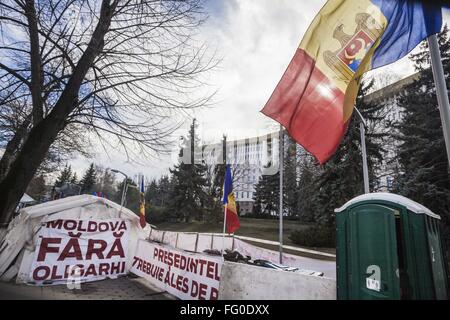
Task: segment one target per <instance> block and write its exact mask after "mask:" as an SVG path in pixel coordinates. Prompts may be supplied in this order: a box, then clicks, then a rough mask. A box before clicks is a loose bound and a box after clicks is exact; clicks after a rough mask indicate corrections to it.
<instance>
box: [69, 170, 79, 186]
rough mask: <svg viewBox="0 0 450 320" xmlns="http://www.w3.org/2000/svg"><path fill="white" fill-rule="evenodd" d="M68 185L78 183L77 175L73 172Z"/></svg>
mask: <svg viewBox="0 0 450 320" xmlns="http://www.w3.org/2000/svg"><path fill="white" fill-rule="evenodd" d="M70 183H71V184H77V183H78V178H77V173H76V172H74V173H73V176H72V178H71V179H70Z"/></svg>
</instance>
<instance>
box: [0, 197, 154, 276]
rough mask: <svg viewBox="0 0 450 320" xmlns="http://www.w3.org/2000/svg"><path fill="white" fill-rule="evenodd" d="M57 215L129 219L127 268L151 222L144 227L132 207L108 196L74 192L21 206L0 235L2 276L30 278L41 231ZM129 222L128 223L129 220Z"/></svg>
mask: <svg viewBox="0 0 450 320" xmlns="http://www.w3.org/2000/svg"><path fill="white" fill-rule="evenodd" d="M58 219H63V220H67V219H73V220H89V219H95V220H100V221H101V220H103V219H121V220H123V221H128V222H129V226H130V230H129V232H128V234H127V236H128V243H127V246H126V247H127V249H126V251H127V252H126V253H125V255H126V259H127V261H126V270H129V268H130V266H131V263H132V256H133V254H134V251H135V249H136V245H137V241H138V240H139V239H145V237H146V236H147V235H148V234H149V231H150V225H147V226H146V228H144V229H142V228H141V227H140V225H139V217H138V216H137V215H136V214H135V213H133V212H132V211H130V210H128V209H126V208H123V207H121V206H120V205H118V204H116V203H114V202H112V201H110V200H108V199H105V198H99V197H96V196H92V195H80V196H72V197H67V198H63V199H58V200H54V201H49V202H46V203H42V204H39V205H35V206H31V207H27V208H24V209H21V210H20V212H19V215H18V216H16V217H15V218H14V220H13V221H11V223H10V224H9V226H8V228H7V230H6V233H5V234H4V235H3V236H0V280H1V281H10V280H12V279H13V278H14V277H16V282H18V283H29V282H30V268H31V264H32V261H33V258H34V257H35V251H36V250H37V249H36V246H37V243H38V240H39V235H38V233H39V231H40V229H41V228H43V226H44V225H45V224H46V223H47V222H48V221H54V220H58ZM128 222H127V224H128Z"/></svg>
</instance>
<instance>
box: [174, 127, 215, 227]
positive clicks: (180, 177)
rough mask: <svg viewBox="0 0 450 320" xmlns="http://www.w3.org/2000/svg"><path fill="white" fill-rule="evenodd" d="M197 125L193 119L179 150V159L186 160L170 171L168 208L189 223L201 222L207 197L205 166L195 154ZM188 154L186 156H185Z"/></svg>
mask: <svg viewBox="0 0 450 320" xmlns="http://www.w3.org/2000/svg"><path fill="white" fill-rule="evenodd" d="M196 128H197V123H196V120H195V119H194V120H193V122H192V125H191V128H190V130H189V137H187V138H186V139H185V143H184V145H183V147H182V148H181V150H180V157H183V156H184V157H183V158H187V159H184V160H183V161H181V163H179V164H178V165H175V167H174V169H171V170H170V173H171V174H172V179H173V183H174V185H173V189H172V192H171V197H170V201H169V207H170V209H171V210H172V211H173V213H174V214H175V216H176V217H177V218H178V219H182V220H183V221H186V222H189V221H190V220H191V219H197V220H199V221H202V220H203V219H204V214H205V209H204V208H205V204H206V202H207V197H206V193H205V187H206V185H207V181H206V178H205V174H206V170H207V168H206V165H205V164H204V163H202V162H201V159H199V158H198V154H197V153H196V145H198V140H199V139H198V138H197V136H196V133H195V131H196ZM185 152H188V154H185Z"/></svg>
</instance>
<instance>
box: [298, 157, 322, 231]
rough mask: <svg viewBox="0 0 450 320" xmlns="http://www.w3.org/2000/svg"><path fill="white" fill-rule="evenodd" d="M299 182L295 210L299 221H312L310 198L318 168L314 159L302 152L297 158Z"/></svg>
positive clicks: (312, 193) (312, 204) (312, 206)
mask: <svg viewBox="0 0 450 320" xmlns="http://www.w3.org/2000/svg"><path fill="white" fill-rule="evenodd" d="M299 171H300V177H299V183H298V192H297V194H298V198H297V210H298V215H299V219H300V221H301V222H313V221H314V216H315V215H314V208H315V206H314V203H313V201H312V199H313V198H314V193H315V190H314V189H315V182H316V179H317V175H318V168H317V166H316V165H315V164H314V159H313V157H312V156H311V155H310V154H307V153H305V154H302V155H300V159H299Z"/></svg>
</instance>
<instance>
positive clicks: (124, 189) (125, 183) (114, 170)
mask: <svg viewBox="0 0 450 320" xmlns="http://www.w3.org/2000/svg"><path fill="white" fill-rule="evenodd" d="M111 171H112V172H115V173H120V174H122V175H123V176H124V177H125V182H124V184H123V190H122V200H121V201H120V206H121V207H123V205H124V203H125V195H126V192H127V190H126V189H127V187H128V176H127V175H126V174H125V173H123V172H122V171H120V170H117V169H111ZM120 210H122V208H120Z"/></svg>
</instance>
